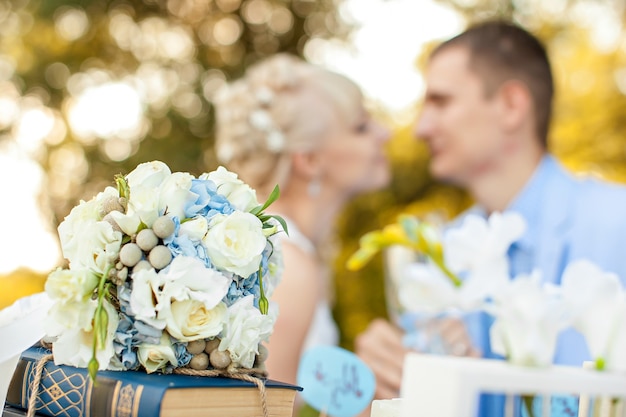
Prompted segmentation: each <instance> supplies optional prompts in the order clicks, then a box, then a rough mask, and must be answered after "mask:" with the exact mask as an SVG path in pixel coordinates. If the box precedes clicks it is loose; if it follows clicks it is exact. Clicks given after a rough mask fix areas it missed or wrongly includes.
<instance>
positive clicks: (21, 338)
mask: <svg viewBox="0 0 626 417" xmlns="http://www.w3.org/2000/svg"><path fill="white" fill-rule="evenodd" d="M50 305H51V301H50V299H49V298H48V296H47V295H46V294H45V293H38V294H34V295H31V296H28V297H24V298H20V299H19V300H17V301H16V302H15V303H13V304H12V305H11V306H9V307H7V308H5V309H3V310H0V342H1V343H0V410H3V409H4V401H5V400H6V395H7V391H8V390H9V383H10V382H11V378H12V377H13V373H14V372H15V367H16V366H17V363H18V361H19V358H20V354H21V353H22V352H23V351H24V350H26V349H27V348H29V347H30V346H32V345H33V344H35V343H36V342H37V341H38V340H39V339H41V338H42V337H43V336H44V330H43V320H44V318H45V317H46V315H47V314H48V310H49V309H50Z"/></svg>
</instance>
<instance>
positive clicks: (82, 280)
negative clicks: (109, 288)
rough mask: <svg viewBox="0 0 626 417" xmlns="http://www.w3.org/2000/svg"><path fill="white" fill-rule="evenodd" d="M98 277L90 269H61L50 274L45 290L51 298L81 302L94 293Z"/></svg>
mask: <svg viewBox="0 0 626 417" xmlns="http://www.w3.org/2000/svg"><path fill="white" fill-rule="evenodd" d="M97 285H98V277H97V276H96V275H95V274H94V273H93V272H91V271H90V270H88V269H61V268H58V269H57V270H55V271H53V272H52V273H50V275H48V279H47V280H46V284H45V290H46V293H47V294H48V295H49V296H50V298H52V299H54V300H58V301H61V302H71V301H74V302H80V301H82V300H83V299H84V298H85V297H86V296H89V295H90V294H91V293H93V290H94V289H95V288H96V286H97Z"/></svg>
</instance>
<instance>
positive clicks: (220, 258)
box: [203, 211, 267, 277]
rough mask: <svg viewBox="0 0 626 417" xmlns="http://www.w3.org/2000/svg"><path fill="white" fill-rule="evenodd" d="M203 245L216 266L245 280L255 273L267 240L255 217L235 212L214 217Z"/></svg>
mask: <svg viewBox="0 0 626 417" xmlns="http://www.w3.org/2000/svg"><path fill="white" fill-rule="evenodd" d="M203 242H204V245H205V246H206V248H207V252H208V254H209V258H210V259H211V262H212V263H213V264H214V265H215V266H217V267H218V268H219V269H223V270H226V271H229V272H234V273H235V274H237V275H239V276H242V277H248V276H250V275H251V274H253V273H255V272H257V271H258V269H259V265H260V263H261V257H262V253H263V250H264V249H265V244H266V243H267V239H266V238H265V236H264V235H263V225H262V223H261V221H260V220H259V219H258V218H257V217H256V216H254V215H252V214H250V213H243V212H240V211H235V212H234V213H232V214H230V215H228V216H226V215H223V214H218V215H215V216H214V217H213V218H212V219H211V222H210V224H209V231H208V233H207V234H206V236H205V238H204V239H203Z"/></svg>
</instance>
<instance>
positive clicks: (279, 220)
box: [271, 214, 289, 236]
mask: <svg viewBox="0 0 626 417" xmlns="http://www.w3.org/2000/svg"><path fill="white" fill-rule="evenodd" d="M271 217H272V218H274V219H275V220H276V221H277V222H278V223H280V225H281V226H282V227H283V230H284V231H285V233H286V234H287V236H289V228H288V227H287V222H286V221H285V219H283V218H282V217H280V216H278V215H276V214H273V215H272V216H271Z"/></svg>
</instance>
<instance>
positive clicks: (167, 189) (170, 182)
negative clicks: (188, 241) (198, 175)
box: [159, 172, 197, 220]
mask: <svg viewBox="0 0 626 417" xmlns="http://www.w3.org/2000/svg"><path fill="white" fill-rule="evenodd" d="M193 179H194V178H193V175H191V174H188V173H186V172H175V173H173V174H172V175H170V176H169V177H168V178H167V179H166V180H165V181H163V183H162V184H161V188H160V190H159V213H167V214H169V215H170V216H176V217H178V218H179V219H181V220H182V219H184V218H185V206H186V205H187V204H188V203H191V202H194V201H195V200H196V198H197V195H196V194H194V193H192V192H191V191H189V190H190V189H191V181H192V180H193Z"/></svg>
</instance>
